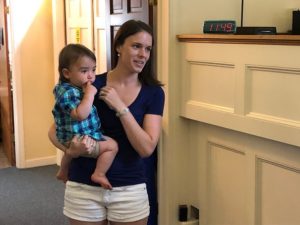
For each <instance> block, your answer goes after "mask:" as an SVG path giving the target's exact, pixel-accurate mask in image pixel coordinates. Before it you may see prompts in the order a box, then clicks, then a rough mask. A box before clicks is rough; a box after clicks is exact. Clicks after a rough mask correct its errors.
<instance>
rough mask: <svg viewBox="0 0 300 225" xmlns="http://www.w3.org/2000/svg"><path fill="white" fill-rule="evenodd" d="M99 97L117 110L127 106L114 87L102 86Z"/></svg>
mask: <svg viewBox="0 0 300 225" xmlns="http://www.w3.org/2000/svg"><path fill="white" fill-rule="evenodd" d="M99 98H100V99H101V100H103V101H104V102H105V103H106V104H107V105H108V107H110V108H111V109H113V110H115V111H116V112H119V111H120V110H122V109H124V108H126V105H125V104H124V102H123V101H122V100H121V98H120V96H119V95H118V93H117V92H116V90H115V89H114V88H113V87H109V86H105V87H103V88H101V90H100V92H99Z"/></svg>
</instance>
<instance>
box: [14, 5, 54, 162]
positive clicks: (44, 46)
mask: <svg viewBox="0 0 300 225" xmlns="http://www.w3.org/2000/svg"><path fill="white" fill-rule="evenodd" d="M51 9H52V5H51V0H30V1H22V0H11V1H10V15H9V16H10V18H11V20H10V21H11V25H10V26H11V32H12V33H11V37H12V40H11V46H12V54H11V55H12V57H13V60H12V64H13V65H12V76H13V89H14V92H13V96H14V97H13V98H14V123H15V144H16V165H17V167H20V168H23V167H33V166H39V165H47V164H53V163H55V162H56V151H55V148H54V147H53V146H52V145H51V144H50V142H49V140H48V136H47V132H48V129H49V127H50V125H51V124H52V123H53V119H52V115H51V109H52V105H53V103H54V99H53V95H52V89H53V86H54V79H53V77H54V73H55V71H54V69H53V44H52V43H53V39H52V10H51ZM29 12H30V13H29Z"/></svg>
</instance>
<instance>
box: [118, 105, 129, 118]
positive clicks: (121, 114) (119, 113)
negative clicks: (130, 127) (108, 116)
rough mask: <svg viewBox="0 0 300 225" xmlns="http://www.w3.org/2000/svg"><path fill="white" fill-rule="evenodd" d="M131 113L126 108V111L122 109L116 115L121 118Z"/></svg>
mask: <svg viewBox="0 0 300 225" xmlns="http://www.w3.org/2000/svg"><path fill="white" fill-rule="evenodd" d="M128 112H129V109H128V108H127V107H126V108H124V109H121V110H120V111H118V112H117V113H116V116H117V117H121V116H124V115H125V114H127V113H128Z"/></svg>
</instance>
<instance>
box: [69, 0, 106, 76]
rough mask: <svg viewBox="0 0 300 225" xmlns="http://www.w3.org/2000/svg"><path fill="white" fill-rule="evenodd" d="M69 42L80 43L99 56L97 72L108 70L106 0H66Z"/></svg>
mask: <svg viewBox="0 0 300 225" xmlns="http://www.w3.org/2000/svg"><path fill="white" fill-rule="evenodd" d="M65 9H66V12H65V14H66V34H67V43H68V44H69V43H80V44H83V45H85V46H86V47H88V48H89V49H91V50H92V51H93V52H94V53H95V55H96V58H97V69H96V72H97V73H98V74H99V73H103V72H105V71H107V67H106V65H107V63H106V25H105V0H65Z"/></svg>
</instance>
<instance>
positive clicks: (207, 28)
mask: <svg viewBox="0 0 300 225" xmlns="http://www.w3.org/2000/svg"><path fill="white" fill-rule="evenodd" d="M234 32H235V21H231V20H219V21H216V20H207V21H204V26H203V33H220V34H222V33H234Z"/></svg>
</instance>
